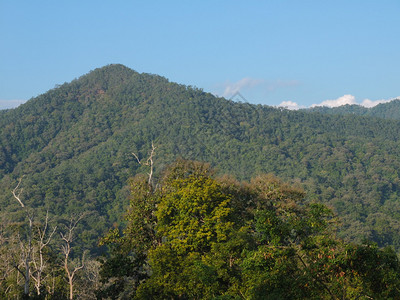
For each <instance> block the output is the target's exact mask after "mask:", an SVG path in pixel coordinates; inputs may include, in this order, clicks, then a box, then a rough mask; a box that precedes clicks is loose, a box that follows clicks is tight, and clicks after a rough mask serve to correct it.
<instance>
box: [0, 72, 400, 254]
mask: <svg viewBox="0 0 400 300" xmlns="http://www.w3.org/2000/svg"><path fill="white" fill-rule="evenodd" d="M395 104H398V101H396V102H394V103H392V105H395ZM385 105H388V104H385ZM385 105H383V107H386V106H385ZM352 109H355V108H352ZM389 111H390V110H389ZM389 111H388V112H389ZM357 115H358V114H351V115H348V114H344V115H342V114H338V115H336V114H327V115H322V114H320V113H309V112H305V111H289V110H285V109H277V108H273V107H268V106H261V105H250V104H247V103H235V102H232V101H229V100H226V99H223V98H216V97H215V96H213V95H212V94H209V93H205V92H203V91H202V90H201V89H197V88H193V87H188V86H184V85H180V84H176V83H171V82H169V81H168V80H167V79H166V78H163V77H160V76H157V75H152V74H140V73H137V72H135V71H133V70H131V69H129V68H126V67H125V66H122V65H108V66H105V67H103V68H99V69H96V70H94V71H92V72H90V73H88V74H86V75H84V76H82V77H80V78H78V79H76V80H73V81H72V82H70V83H65V84H63V85H61V86H59V87H57V88H55V89H52V90H50V91H48V92H46V93H45V94H43V95H40V96H38V97H36V98H33V99H31V100H29V101H28V102H26V103H25V104H23V105H21V106H19V107H18V108H16V109H11V110H7V111H4V112H2V113H1V114H0V117H1V118H0V207H1V214H2V217H6V218H18V212H19V208H18V205H17V204H16V203H15V201H14V200H13V199H12V197H11V193H10V191H11V190H12V188H14V187H15V185H16V183H17V180H18V178H19V177H21V176H22V175H24V178H23V183H22V184H23V187H24V194H23V197H24V199H25V201H26V203H27V204H28V205H29V206H33V207H43V208H47V209H49V211H50V213H51V214H52V215H54V216H56V217H58V218H60V217H66V216H68V215H69V214H71V213H78V212H82V211H89V212H91V214H90V215H88V217H86V218H85V222H86V223H85V224H84V225H85V230H84V231H83V232H82V233H81V237H82V240H83V242H84V243H87V244H90V245H92V246H93V245H95V243H96V240H97V238H98V236H100V235H102V234H103V233H104V232H105V231H106V230H107V229H108V228H109V227H110V226H111V225H112V223H114V222H120V221H121V216H122V214H123V212H124V211H125V210H126V207H127V204H128V201H129V192H128V188H127V185H128V179H129V178H130V177H132V176H134V175H135V174H137V173H145V172H147V171H148V169H147V167H146V166H144V165H139V164H138V163H137V161H136V159H135V157H134V156H133V155H132V152H135V153H136V154H138V156H139V157H140V158H146V157H147V155H148V153H149V150H150V148H151V143H152V142H153V143H154V145H155V146H156V147H157V149H156V154H155V168H156V170H155V171H156V175H155V176H156V177H157V176H158V175H159V174H160V172H161V171H162V170H163V169H164V168H165V166H166V165H167V164H169V163H171V162H173V161H174V160H175V159H176V158H178V157H182V158H186V159H194V160H200V161H206V162H210V163H211V164H212V165H213V166H214V167H216V168H217V169H218V170H219V172H220V173H221V174H224V173H228V174H232V175H234V176H236V177H237V178H239V179H249V178H250V177H251V176H254V175H256V174H259V173H273V174H275V175H277V176H279V177H281V178H282V179H284V180H288V181H291V182H294V183H296V184H297V185H301V186H303V187H304V188H305V190H306V191H307V193H308V194H307V198H308V199H309V201H320V202H324V203H326V204H328V205H329V206H331V207H332V208H334V210H335V211H336V212H337V213H338V215H339V216H340V217H341V219H342V223H343V226H342V227H341V231H340V235H341V236H343V237H346V238H348V239H350V240H354V241H359V240H361V239H362V238H364V237H367V238H369V239H372V240H373V241H376V242H377V243H378V244H379V245H381V246H383V245H394V246H396V247H397V248H400V237H399V235H398V232H399V229H400V221H399V220H400V219H399V218H400V201H399V197H400V145H399V138H400V122H399V121H397V120H385V119H382V118H376V117H371V116H366V115H364V116H357Z"/></svg>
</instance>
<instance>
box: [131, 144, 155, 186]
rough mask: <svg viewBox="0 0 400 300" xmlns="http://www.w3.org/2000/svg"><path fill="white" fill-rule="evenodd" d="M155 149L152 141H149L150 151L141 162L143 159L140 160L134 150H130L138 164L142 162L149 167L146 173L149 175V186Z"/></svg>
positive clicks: (151, 178)
mask: <svg viewBox="0 0 400 300" xmlns="http://www.w3.org/2000/svg"><path fill="white" fill-rule="evenodd" d="M155 150H156V147H155V146H154V143H153V142H151V152H150V155H149V158H148V159H147V160H146V162H145V163H142V161H143V159H142V160H140V159H139V157H138V156H137V155H136V154H135V153H134V152H132V154H133V156H134V157H135V158H136V160H137V162H138V163H139V164H140V165H142V164H143V165H145V166H149V167H150V172H149V173H147V174H148V175H149V181H148V183H149V185H150V186H151V185H152V180H153V170H154V163H153V155H154V154H155Z"/></svg>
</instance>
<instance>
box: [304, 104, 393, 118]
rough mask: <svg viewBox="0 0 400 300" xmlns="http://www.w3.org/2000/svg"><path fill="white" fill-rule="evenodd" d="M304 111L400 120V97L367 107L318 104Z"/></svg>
mask: <svg viewBox="0 0 400 300" xmlns="http://www.w3.org/2000/svg"><path fill="white" fill-rule="evenodd" d="M304 111H309V112H319V113H323V114H331V115H358V116H371V117H375V118H382V119H390V120H400V99H394V100H392V101H390V102H387V103H381V104H378V105H376V106H374V107H370V108H366V107H363V106H360V105H354V104H353V105H349V104H347V105H342V106H339V107H326V106H316V107H312V108H308V109H304Z"/></svg>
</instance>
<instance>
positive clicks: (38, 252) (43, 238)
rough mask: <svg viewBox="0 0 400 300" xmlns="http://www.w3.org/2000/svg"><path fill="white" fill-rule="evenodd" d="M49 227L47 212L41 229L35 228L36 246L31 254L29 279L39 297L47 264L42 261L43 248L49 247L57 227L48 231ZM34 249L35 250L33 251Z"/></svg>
mask: <svg viewBox="0 0 400 300" xmlns="http://www.w3.org/2000/svg"><path fill="white" fill-rule="evenodd" d="M48 226H49V212H48V211H47V212H46V218H45V222H44V224H43V228H41V227H40V226H38V227H37V231H38V232H37V234H38V239H37V243H36V244H37V245H36V247H34V251H33V252H32V254H33V257H32V263H33V270H32V272H31V277H32V279H33V280H34V285H35V288H36V292H37V294H38V295H40V288H41V285H42V281H43V279H44V278H43V273H44V271H45V269H46V268H47V263H46V261H45V259H44V251H45V248H46V247H47V246H48V245H49V243H50V241H51V239H52V237H53V235H54V233H55V231H56V229H57V226H55V227H53V229H52V230H49V229H48ZM35 248H36V249H35Z"/></svg>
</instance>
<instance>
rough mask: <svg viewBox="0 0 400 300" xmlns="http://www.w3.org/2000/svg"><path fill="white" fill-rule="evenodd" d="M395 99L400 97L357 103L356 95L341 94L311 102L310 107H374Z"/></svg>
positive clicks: (365, 100)
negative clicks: (347, 105)
mask: <svg viewBox="0 0 400 300" xmlns="http://www.w3.org/2000/svg"><path fill="white" fill-rule="evenodd" d="M395 99H400V97H396V98H391V99H381V100H375V101H373V100H370V99H364V100H363V101H362V102H361V103H358V102H357V101H356V97H354V96H353V95H350V94H348V95H343V96H342V97H339V98H337V99H335V100H325V101H323V102H321V103H320V104H313V105H311V107H315V106H327V107H338V106H342V105H346V104H349V105H353V104H356V105H360V106H364V107H367V108H371V107H374V106H376V105H378V104H380V103H387V102H390V101H392V100H395Z"/></svg>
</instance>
